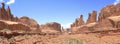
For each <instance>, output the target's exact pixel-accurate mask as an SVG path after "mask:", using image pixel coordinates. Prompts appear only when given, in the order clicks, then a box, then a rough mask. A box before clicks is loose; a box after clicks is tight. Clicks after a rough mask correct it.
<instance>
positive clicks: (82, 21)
mask: <svg viewBox="0 0 120 44" xmlns="http://www.w3.org/2000/svg"><path fill="white" fill-rule="evenodd" d="M84 24H85V22H84V20H83V15H81V16H80V18H77V19H76V20H75V22H74V23H73V24H72V25H71V27H77V26H81V25H84Z"/></svg>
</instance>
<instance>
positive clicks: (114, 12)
mask: <svg viewBox="0 0 120 44" xmlns="http://www.w3.org/2000/svg"><path fill="white" fill-rule="evenodd" d="M118 15H120V3H119V4H116V5H108V6H106V7H104V8H103V9H102V10H101V12H100V13H99V16H98V21H99V22H101V21H102V20H103V19H105V18H107V17H110V16H118Z"/></svg>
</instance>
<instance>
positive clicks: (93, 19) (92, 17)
mask: <svg viewBox="0 0 120 44" xmlns="http://www.w3.org/2000/svg"><path fill="white" fill-rule="evenodd" d="M96 19H97V11H93V12H92V13H89V15H88V19H87V24H89V23H93V22H96Z"/></svg>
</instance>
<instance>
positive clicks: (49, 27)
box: [40, 22, 61, 33]
mask: <svg viewBox="0 0 120 44" xmlns="http://www.w3.org/2000/svg"><path fill="white" fill-rule="evenodd" d="M40 28H41V30H42V32H45V33H49V32H50V33H57V32H61V25H60V24H59V23H56V22H50V23H46V24H43V25H41V26H40Z"/></svg>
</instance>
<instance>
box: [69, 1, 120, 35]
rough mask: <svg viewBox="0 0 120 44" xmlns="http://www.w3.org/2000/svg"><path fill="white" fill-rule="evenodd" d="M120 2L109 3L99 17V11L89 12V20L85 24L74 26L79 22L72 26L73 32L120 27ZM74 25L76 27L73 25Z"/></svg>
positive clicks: (107, 29)
mask: <svg viewBox="0 0 120 44" xmlns="http://www.w3.org/2000/svg"><path fill="white" fill-rule="evenodd" d="M119 18H120V3H119V4H116V5H108V6H106V7H104V8H103V9H102V10H101V12H100V14H99V16H98V21H96V19H97V12H96V11H93V12H92V13H89V17H88V20H87V22H86V24H85V25H81V26H74V25H76V24H77V22H75V23H73V24H74V25H73V24H72V26H71V32H83V33H84V32H95V31H96V32H97V31H103V32H104V31H109V30H117V29H119V28H120V20H119ZM73 26H74V27H73Z"/></svg>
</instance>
